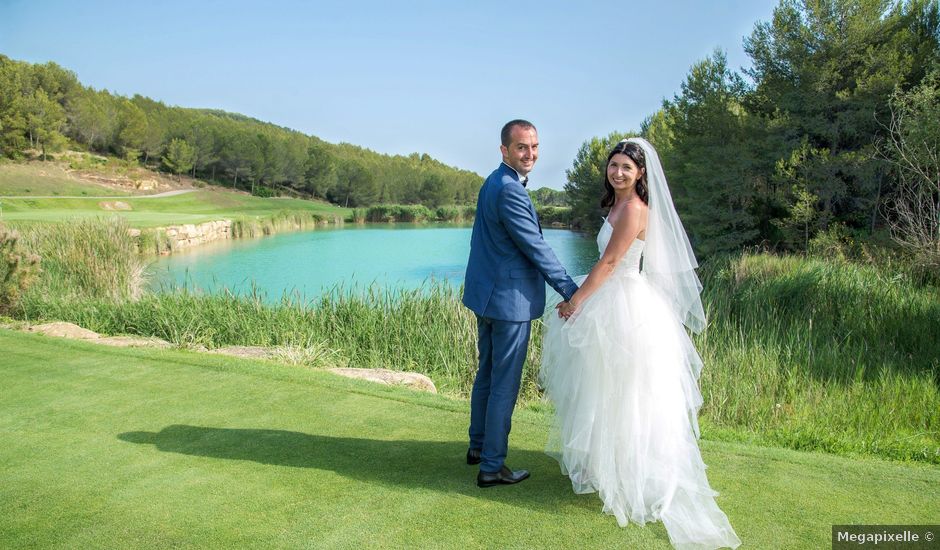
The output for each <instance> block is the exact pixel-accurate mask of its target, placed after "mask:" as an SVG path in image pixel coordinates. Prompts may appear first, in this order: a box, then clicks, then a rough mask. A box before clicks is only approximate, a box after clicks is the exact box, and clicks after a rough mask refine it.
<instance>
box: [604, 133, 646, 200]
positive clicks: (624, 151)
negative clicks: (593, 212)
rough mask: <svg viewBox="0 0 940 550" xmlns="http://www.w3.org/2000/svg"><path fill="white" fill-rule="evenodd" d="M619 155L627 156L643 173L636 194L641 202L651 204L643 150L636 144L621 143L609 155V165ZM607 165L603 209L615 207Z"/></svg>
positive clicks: (637, 182)
mask: <svg viewBox="0 0 940 550" xmlns="http://www.w3.org/2000/svg"><path fill="white" fill-rule="evenodd" d="M617 154H620V155H627V156H628V157H630V160H632V161H633V162H634V163H636V166H637V168H639V169H640V170H642V171H643V175H642V176H640V179H638V180H636V194H637V195H639V196H640V200H642V201H643V202H644V203H646V204H649V202H650V201H649V196H650V192H649V186H648V185H647V183H646V155H645V154H644V153H643V148H642V147H640V146H639V145H637V144H636V143H632V142H629V141H621V142H620V143H618V144H617V146H616V147H614V148H613V149H612V150H611V151H610V154H609V155H607V164H610V159H612V158H613V157H614V155H617ZM607 164H605V165H604V196H603V197H602V198H601V208H610V207H611V206H613V205H614V186H613V185H611V184H610V180H608V179H607Z"/></svg>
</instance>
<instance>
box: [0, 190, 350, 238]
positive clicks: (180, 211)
mask: <svg viewBox="0 0 940 550" xmlns="http://www.w3.org/2000/svg"><path fill="white" fill-rule="evenodd" d="M2 200H3V220H4V221H7V222H13V223H16V224H18V225H23V224H27V223H36V222H42V223H65V222H73V221H75V220H79V219H95V218H99V217H101V216H118V217H120V218H122V219H124V220H126V221H127V223H128V224H129V225H130V226H131V227H138V228H148V227H165V226H169V225H179V224H184V223H203V222H207V221H213V220H221V219H249V220H262V219H269V218H273V217H275V216H277V215H278V214H280V213H282V212H284V211H292V212H297V213H306V214H313V215H317V216H320V217H322V218H323V219H328V220H334V219H340V220H342V219H344V218H346V217H347V216H348V215H349V212H350V210H349V209H345V208H341V207H338V206H333V205H331V204H327V203H320V202H313V201H308V200H301V199H265V198H260V197H253V196H250V195H245V194H241V193H232V192H230V191H224V190H219V189H209V188H207V189H201V190H198V191H194V192H191V193H186V194H182V195H175V196H170V197H161V198H141V197H127V198H122V199H120V202H122V203H124V204H123V205H121V206H120V208H127V209H125V210H114V205H113V204H110V203H113V202H115V201H101V200H100V199H95V198H87V199H86V198H80V199H67V198H52V199H2Z"/></svg>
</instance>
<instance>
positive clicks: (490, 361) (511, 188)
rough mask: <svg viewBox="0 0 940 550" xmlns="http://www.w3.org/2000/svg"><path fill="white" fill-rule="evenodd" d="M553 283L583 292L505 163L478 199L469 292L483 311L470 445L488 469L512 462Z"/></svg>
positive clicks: (564, 291)
mask: <svg viewBox="0 0 940 550" xmlns="http://www.w3.org/2000/svg"><path fill="white" fill-rule="evenodd" d="M546 282H547V283H548V284H549V285H550V286H551V287H552V288H554V289H555V290H556V291H557V292H558V293H559V294H561V295H562V297H564V299H565V300H570V299H571V295H572V294H574V292H575V291H576V290H577V289H578V285H576V284H575V282H574V281H573V280H571V277H569V276H568V273H567V272H566V271H565V268H564V267H562V265H561V264H560V263H559V262H558V258H556V257H555V253H554V252H552V249H551V248H550V247H549V246H548V244H546V243H545V240H544V239H543V238H542V229H541V227H540V226H539V222H538V218H537V217H536V214H535V208H534V207H533V206H532V201H531V200H530V199H529V195H528V194H527V193H526V191H525V188H524V187H523V185H522V183H520V181H519V175H518V174H517V173H516V171H515V170H513V169H512V168H510V167H509V166H508V165H506V164H505V163H503V164H501V165H500V166H499V168H497V169H496V170H495V171H494V172H493V173H492V174H490V175H489V177H488V178H486V181H485V182H484V183H483V187H482V188H481V189H480V195H479V197H478V198H477V210H476V219H475V220H474V222H473V235H472V237H471V239H470V261H469V262H468V264H467V275H466V278H465V282H464V294H463V303H464V305H465V306H467V307H468V308H470V309H471V310H473V312H474V313H476V316H477V332H478V347H479V352H480V364H479V370H478V371H477V376H476V379H475V381H474V383H473V392H472V394H471V398H470V448H471V449H481V450H482V453H481V458H482V461H481V463H480V471H481V472H498V471H499V470H500V469H501V468H502V467H503V462H504V461H505V459H506V453H507V451H508V446H509V431H510V428H511V420H512V411H513V408H514V407H515V405H516V399H517V398H518V396H519V385H520V383H521V380H522V365H523V364H524V363H525V358H526V351H527V349H528V345H529V334H530V332H531V321H532V319H537V318H539V317H541V316H542V313H543V312H544V310H545V283H546Z"/></svg>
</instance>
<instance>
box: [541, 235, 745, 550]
mask: <svg viewBox="0 0 940 550" xmlns="http://www.w3.org/2000/svg"><path fill="white" fill-rule="evenodd" d="M612 232H613V228H612V227H611V226H610V224H609V223H608V222H607V221H606V220H605V222H604V225H603V227H602V228H601V230H600V233H599V234H598V236H597V244H598V248H599V250H600V252H601V253H603V251H604V249H605V248H606V247H607V243H608V242H609V240H610V237H611V233H612ZM644 246H645V243H644V242H643V241H641V240H639V239H637V240H635V241H634V242H633V244H632V245H631V246H630V249H629V250H628V251H627V253H626V255H625V256H624V258H623V260H622V261H621V263H620V265H619V266H618V267H617V268H616V270H615V271H614V273H613V275H611V276H610V278H609V279H608V280H607V281H606V282H605V283H604V284H603V285H602V286H601V287H600V288H599V289H598V290H597V291H596V292H595V293H594V294H593V295H592V296H590V297H589V298H588V299H587V300H585V301H584V303H583V304H582V305H581V309H580V311H579V312H578V313H577V314H576V315H575V316H573V317H572V318H571V319H569V320H568V321H567V322H566V321H565V320H564V319H559V318H558V315H557V313H556V312H555V310H554V308H553V307H552V306H550V307H549V308H548V309H547V312H546V315H545V333H544V341H543V350H542V367H541V371H540V373H539V380H540V383H541V385H542V387H543V388H544V390H545V393H546V396H547V397H548V398H549V399H550V400H551V401H552V402H553V403H554V405H555V411H556V412H555V419H554V422H553V426H552V431H551V435H550V437H549V442H548V447H547V449H546V452H548V454H549V455H551V456H552V457H554V458H555V459H556V460H558V462H559V464H560V465H561V471H562V473H564V474H565V475H567V476H568V477H569V478H570V479H571V484H572V486H573V487H574V491H575V492H576V493H579V494H580V493H591V492H595V491H596V492H597V493H599V496H600V498H601V500H602V501H603V503H604V512H606V513H608V514H612V515H613V516H615V517H616V518H617V522H618V523H619V524H620V525H621V526H626V525H627V524H628V523H629V522H631V521H633V522H636V523H638V524H640V525H643V524H645V523H646V522H647V521H659V520H661V521H662V522H663V524H664V525H665V527H666V531H667V532H668V534H669V539H670V541H671V542H672V544H673V546H674V547H676V548H682V549H686V548H689V549H691V548H696V549H706V548H709V549H711V548H721V547H731V548H735V547H737V546H738V545H739V544H741V541H740V540H739V539H738V537H737V535H736V534H735V532H734V530H733V529H732V528H731V525H730V524H729V522H728V518H727V517H726V516H725V514H724V513H723V512H722V511H721V510H720V509H719V508H718V505H717V504H716V503H715V498H714V497H715V496H716V495H717V494H718V493H716V492H715V491H713V490H712V489H711V487H710V486H709V485H708V480H707V479H706V477H705V464H704V463H703V462H702V457H701V453H700V451H699V448H698V443H697V438H698V422H697V418H696V417H697V413H698V409H699V407H700V406H701V404H702V396H701V393H700V392H699V389H698V374H699V372H700V371H701V368H702V362H701V359H700V358H699V355H698V353H697V352H696V351H695V348H694V347H693V344H692V341H691V339H690V338H689V336H688V334H687V333H686V331H685V328H684V327H683V325H682V322H681V321H680V320H679V319H677V318H676V316H675V314H674V313H673V310H672V309H670V307H669V306H668V305H667V304H666V302H665V301H664V299H663V297H662V296H660V295H659V293H658V292H657V290H656V288H655V287H653V286H652V285H650V284H649V282H647V280H646V276H645V274H643V273H642V272H641V271H640V259H641V256H642V254H643V248H644ZM578 282H579V284H580V283H581V282H583V277H582V278H581V280H580V281H578Z"/></svg>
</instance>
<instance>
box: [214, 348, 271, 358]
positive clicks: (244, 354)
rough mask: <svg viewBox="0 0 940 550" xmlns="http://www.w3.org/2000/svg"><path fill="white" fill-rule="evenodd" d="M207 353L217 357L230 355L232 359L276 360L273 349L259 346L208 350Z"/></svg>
mask: <svg viewBox="0 0 940 550" xmlns="http://www.w3.org/2000/svg"><path fill="white" fill-rule="evenodd" d="M209 353H217V354H219V355H230V356H232V357H241V358H243V359H269V360H274V359H277V355H278V354H277V351H276V350H274V349H273V348H263V347H261V346H225V347H224V348H216V349H213V350H209Z"/></svg>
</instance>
